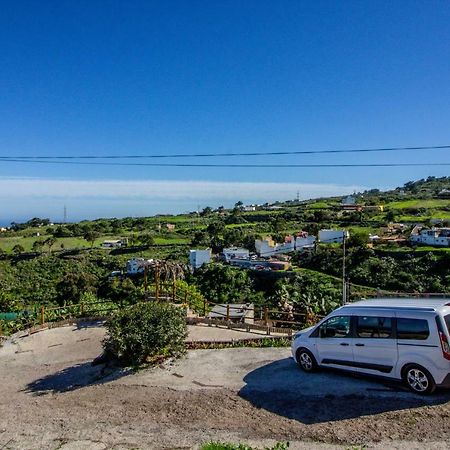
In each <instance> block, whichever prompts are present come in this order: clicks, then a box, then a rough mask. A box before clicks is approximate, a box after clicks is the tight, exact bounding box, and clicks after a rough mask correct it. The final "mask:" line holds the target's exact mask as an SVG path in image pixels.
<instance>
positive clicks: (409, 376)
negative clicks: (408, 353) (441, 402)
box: [402, 364, 436, 395]
mask: <svg viewBox="0 0 450 450" xmlns="http://www.w3.org/2000/svg"><path fill="white" fill-rule="evenodd" d="M402 379H403V382H404V383H405V384H406V386H408V388H409V389H410V390H411V391H412V392H415V393H416V394H419V395H429V394H432V393H433V392H434V391H435V390H436V383H435V381H434V379H433V376H432V375H431V373H430V372H428V370H427V369H425V367H422V366H419V365H418V364H408V365H406V366H405V367H403V369H402Z"/></svg>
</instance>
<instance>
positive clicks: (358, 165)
mask: <svg viewBox="0 0 450 450" xmlns="http://www.w3.org/2000/svg"><path fill="white" fill-rule="evenodd" d="M0 161H2V162H19V163H28V164H30V163H31V164H70V165H92V166H134V167H136V166H142V167H211V168H212V167H228V168H239V167H241V168H285V169H287V168H327V167H329V168H332V167H334V168H339V167H341V168H344V167H434V166H450V162H439V163H438V162H434V163H367V164H362V163H361V164H203V163H202V164H189V163H125V162H91V161H89V162H84V161H52V160H41V159H32V160H31V159H20V158H15V159H12V158H8V159H6V158H3V157H0Z"/></svg>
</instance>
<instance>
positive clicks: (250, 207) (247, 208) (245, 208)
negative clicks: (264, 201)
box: [242, 205, 256, 212]
mask: <svg viewBox="0 0 450 450" xmlns="http://www.w3.org/2000/svg"><path fill="white" fill-rule="evenodd" d="M242 211H245V212H251V211H256V205H245V206H243V207H242Z"/></svg>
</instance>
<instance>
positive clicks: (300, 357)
mask: <svg viewBox="0 0 450 450" xmlns="http://www.w3.org/2000/svg"><path fill="white" fill-rule="evenodd" d="M296 359H297V364H298V366H299V367H300V369H302V370H303V372H307V373H310V372H314V371H315V370H317V361H316V358H314V355H313V354H312V353H311V352H310V351H309V350H307V349H306V348H299V349H298V350H297V353H296Z"/></svg>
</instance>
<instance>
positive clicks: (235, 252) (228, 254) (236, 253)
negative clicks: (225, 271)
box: [222, 247, 250, 262]
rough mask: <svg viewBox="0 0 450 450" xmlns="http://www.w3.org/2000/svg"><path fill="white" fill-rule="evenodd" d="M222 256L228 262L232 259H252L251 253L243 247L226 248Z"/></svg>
mask: <svg viewBox="0 0 450 450" xmlns="http://www.w3.org/2000/svg"><path fill="white" fill-rule="evenodd" d="M222 254H223V256H224V258H225V261H226V262H230V260H231V259H250V251H249V250H247V249H246V248H242V247H230V248H224V249H223V251H222Z"/></svg>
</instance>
